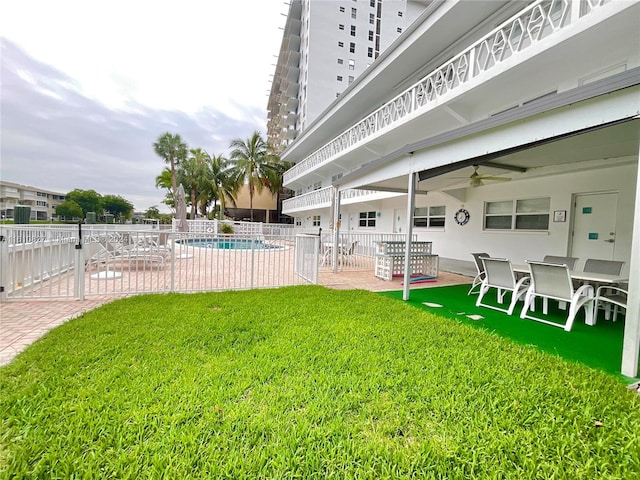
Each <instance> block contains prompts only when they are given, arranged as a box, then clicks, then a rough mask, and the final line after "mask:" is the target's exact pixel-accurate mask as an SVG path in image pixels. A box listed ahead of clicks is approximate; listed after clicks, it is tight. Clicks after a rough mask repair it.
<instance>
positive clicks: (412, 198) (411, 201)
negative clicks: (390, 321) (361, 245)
mask: <svg viewBox="0 0 640 480" xmlns="http://www.w3.org/2000/svg"><path fill="white" fill-rule="evenodd" d="M417 183H418V174H417V173H410V174H409V185H408V188H407V238H406V240H405V244H404V286H403V288H402V299H403V300H409V291H410V288H409V287H410V286H411V282H410V280H411V273H412V272H411V238H412V236H413V211H414V209H415V204H416V184H417Z"/></svg>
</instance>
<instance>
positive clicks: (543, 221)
mask: <svg viewBox="0 0 640 480" xmlns="http://www.w3.org/2000/svg"><path fill="white" fill-rule="evenodd" d="M548 229H549V215H517V216H516V230H548Z"/></svg>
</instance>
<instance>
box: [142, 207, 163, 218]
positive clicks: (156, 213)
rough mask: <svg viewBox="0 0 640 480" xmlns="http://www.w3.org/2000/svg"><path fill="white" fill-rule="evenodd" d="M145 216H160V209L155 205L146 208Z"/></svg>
mask: <svg viewBox="0 0 640 480" xmlns="http://www.w3.org/2000/svg"><path fill="white" fill-rule="evenodd" d="M144 216H145V218H160V210H158V207H156V206H155V205H153V206H151V207H149V208H147V210H146V211H145V212H144Z"/></svg>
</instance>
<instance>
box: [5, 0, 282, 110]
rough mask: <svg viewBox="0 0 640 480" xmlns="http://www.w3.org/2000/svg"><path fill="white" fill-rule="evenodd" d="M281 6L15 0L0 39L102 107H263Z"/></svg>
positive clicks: (201, 0)
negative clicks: (55, 70) (58, 74)
mask: <svg viewBox="0 0 640 480" xmlns="http://www.w3.org/2000/svg"><path fill="white" fill-rule="evenodd" d="M286 9H287V7H286V5H285V4H284V3H283V2H282V1H276V0H242V1H238V0H233V1H208V0H183V1H180V2H176V1H158V0H154V1H146V0H135V1H131V0H127V1H123V0H112V1H90V2H87V1H86V0H59V1H55V2H52V1H50V0H21V1H19V2H6V3H5V5H4V6H3V13H2V18H3V20H2V32H3V33H2V35H3V36H4V37H6V38H8V39H10V40H11V41H13V42H14V43H16V44H17V45H19V46H20V47H22V48H24V49H25V51H26V52H27V53H29V54H30V55H32V56H33V57H34V58H36V59H37V60H40V61H43V62H45V63H48V64H50V65H52V66H55V67H56V68H58V69H59V70H61V71H63V72H64V73H66V74H67V75H69V76H70V77H72V78H74V79H76V80H77V81H78V82H79V85H80V86H81V88H82V90H83V92H84V93H85V94H86V95H88V96H89V97H91V98H94V99H96V100H98V101H100V102H102V103H103V104H104V105H106V106H107V107H111V108H122V107H124V106H125V105H126V104H127V103H128V102H130V101H131V100H135V101H136V102H137V103H141V104H143V105H146V106H150V107H154V108H162V109H177V110H181V111H187V112H191V113H193V112H195V111H197V110H198V109H199V108H200V107H202V106H213V107H215V108H218V109H221V110H223V111H225V112H226V111H228V112H229V113H230V114H237V112H236V111H234V108H233V101H232V99H235V100H236V101H242V102H243V103H244V104H249V105H252V106H257V107H259V108H263V109H264V108H265V107H266V103H267V96H266V93H267V90H268V88H269V83H268V80H269V75H270V74H271V73H273V69H274V68H273V66H272V64H273V63H275V58H274V55H277V54H278V52H279V47H280V41H281V39H282V30H281V29H280V28H279V27H282V26H283V24H284V18H285V17H284V16H283V15H282V14H283V13H286Z"/></svg>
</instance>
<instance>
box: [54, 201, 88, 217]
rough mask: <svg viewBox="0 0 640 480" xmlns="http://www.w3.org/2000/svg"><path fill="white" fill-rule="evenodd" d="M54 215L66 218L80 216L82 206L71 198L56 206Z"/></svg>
mask: <svg viewBox="0 0 640 480" xmlns="http://www.w3.org/2000/svg"><path fill="white" fill-rule="evenodd" d="M56 215H58V216H59V217H64V218H65V219H67V218H82V207H81V206H80V205H78V203H77V202H74V201H73V200H66V201H64V202H62V203H61V204H60V205H58V206H57V207H56Z"/></svg>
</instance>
